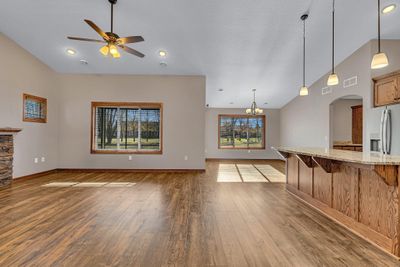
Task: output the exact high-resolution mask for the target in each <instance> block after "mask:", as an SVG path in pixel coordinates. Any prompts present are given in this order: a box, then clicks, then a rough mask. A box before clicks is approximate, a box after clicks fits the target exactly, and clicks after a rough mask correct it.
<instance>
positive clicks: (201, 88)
mask: <svg viewBox="0 0 400 267" xmlns="http://www.w3.org/2000/svg"><path fill="white" fill-rule="evenodd" d="M58 84H59V85H60V89H61V90H60V103H59V109H60V116H59V121H60V122H62V123H60V125H59V138H60V142H59V150H60V155H59V167H60V168H115V169H117V168H123V169H204V168H205V160H204V128H205V111H204V109H205V78H204V77H202V76H133V75H60V76H59V77H58ZM92 101H114V102H162V103H163V154H162V155H133V160H132V161H129V160H128V155H99V154H90V114H91V110H90V104H91V102H92ZM185 156H188V160H185Z"/></svg>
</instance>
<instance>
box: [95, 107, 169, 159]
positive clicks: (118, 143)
mask: <svg viewBox="0 0 400 267" xmlns="http://www.w3.org/2000/svg"><path fill="white" fill-rule="evenodd" d="M92 119H93V122H92V149H91V151H92V153H103V154H107V153H109V154H114V153H115V154H118V153H121V154H124V153H126V154H135V153H138V154H139V153H148V154H161V153H162V104H161V103H104V102H92Z"/></svg>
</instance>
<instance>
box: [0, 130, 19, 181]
mask: <svg viewBox="0 0 400 267" xmlns="http://www.w3.org/2000/svg"><path fill="white" fill-rule="evenodd" d="M19 131H21V129H14V128H0V187H1V186H6V185H9V184H11V181H12V178H13V176H12V173H13V156H14V135H15V134H16V133H18V132H19Z"/></svg>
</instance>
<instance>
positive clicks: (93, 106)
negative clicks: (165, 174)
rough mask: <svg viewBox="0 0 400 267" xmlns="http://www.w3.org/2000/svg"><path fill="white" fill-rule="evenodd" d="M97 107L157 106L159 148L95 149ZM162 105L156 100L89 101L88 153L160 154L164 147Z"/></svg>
mask: <svg viewBox="0 0 400 267" xmlns="http://www.w3.org/2000/svg"><path fill="white" fill-rule="evenodd" d="M97 107H124V108H128V107H130V108H158V109H160V150H154V151H144V150H97V149H95V147H96V144H95V138H94V134H95V131H94V129H95V127H96V125H95V122H96V119H95V117H96V108H97ZM163 126H164V105H163V103H156V102H152V103H150V102H96V101H94V102H91V115H90V154H103V155H104V154H111V155H112V154H114V155H115V154H125V155H126V154H128V155H136V154H139V155H162V154H163V147H164V138H163V137H164V127H163Z"/></svg>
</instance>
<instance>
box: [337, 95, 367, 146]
mask: <svg viewBox="0 0 400 267" xmlns="http://www.w3.org/2000/svg"><path fill="white" fill-rule="evenodd" d="M357 105H362V100H361V99H359V100H357V99H338V100H336V101H335V102H333V103H332V104H331V106H332V107H331V115H330V119H331V120H332V140H333V142H337V141H340V142H343V141H350V142H351V141H352V129H353V110H352V108H351V107H353V106H357Z"/></svg>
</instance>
